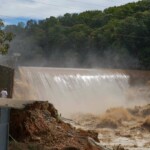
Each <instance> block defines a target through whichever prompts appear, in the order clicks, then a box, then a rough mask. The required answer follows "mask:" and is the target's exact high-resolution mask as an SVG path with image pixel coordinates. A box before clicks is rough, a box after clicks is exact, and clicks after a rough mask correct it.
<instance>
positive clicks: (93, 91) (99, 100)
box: [13, 67, 130, 115]
mask: <svg viewBox="0 0 150 150" xmlns="http://www.w3.org/2000/svg"><path fill="white" fill-rule="evenodd" d="M129 78H130V77H129V75H128V74H125V73H124V72H123V71H121V70H105V69H103V70H101V69H65V68H46V67H19V68H18V70H17V71H16V73H15V81H14V92H13V97H14V98H16V99H27V100H28V99H30V100H47V101H49V102H51V103H53V104H54V105H55V106H56V108H57V109H58V110H59V112H61V113H62V114H63V115H67V114H68V113H69V114H71V113H74V112H84V113H100V112H102V111H104V110H106V108H109V107H116V106H125V105H127V98H126V91H127V90H128V88H129Z"/></svg>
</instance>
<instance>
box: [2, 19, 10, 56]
mask: <svg viewBox="0 0 150 150" xmlns="http://www.w3.org/2000/svg"><path fill="white" fill-rule="evenodd" d="M3 28H4V24H3V22H2V20H0V54H6V53H7V51H8V48H9V42H10V41H11V40H12V34H11V33H6V32H4V31H3Z"/></svg>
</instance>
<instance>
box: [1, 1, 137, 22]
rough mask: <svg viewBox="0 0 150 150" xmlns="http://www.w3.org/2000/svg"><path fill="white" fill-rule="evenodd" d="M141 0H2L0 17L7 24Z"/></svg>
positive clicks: (100, 8) (101, 8)
mask: <svg viewBox="0 0 150 150" xmlns="http://www.w3.org/2000/svg"><path fill="white" fill-rule="evenodd" d="M137 1H139V0H0V18H2V19H3V20H4V21H5V23H6V24H16V23H17V22H19V21H23V22H24V21H26V20H28V19H31V18H32V19H37V20H38V19H44V18H48V17H50V16H59V15H63V14H65V13H67V12H68V13H78V12H82V11H86V10H103V9H105V8H108V7H110V6H119V5H123V4H126V3H129V2H137Z"/></svg>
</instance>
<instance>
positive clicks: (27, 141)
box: [9, 102, 102, 150]
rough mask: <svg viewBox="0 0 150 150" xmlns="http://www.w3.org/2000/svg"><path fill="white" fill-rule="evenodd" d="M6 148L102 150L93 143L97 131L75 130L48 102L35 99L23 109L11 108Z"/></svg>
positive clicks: (95, 139) (23, 149)
mask: <svg viewBox="0 0 150 150" xmlns="http://www.w3.org/2000/svg"><path fill="white" fill-rule="evenodd" d="M10 134H11V136H12V137H13V138H14V139H15V140H16V141H17V142H11V144H10V146H9V148H10V150H17V149H22V150H30V149H36V150H52V149H53V150H102V149H101V148H100V147H98V146H96V144H95V142H93V140H94V141H96V142H99V140H98V134H97V133H96V132H94V131H84V130H81V129H75V128H74V127H72V126H71V125H70V124H67V123H64V122H63V121H62V120H61V119H60V116H59V114H58V112H57V110H56V109H55V108H54V106H53V105H52V104H49V103H48V102H35V103H33V104H29V105H27V106H26V107H25V108H24V109H20V110H18V109H12V110H11V114H10Z"/></svg>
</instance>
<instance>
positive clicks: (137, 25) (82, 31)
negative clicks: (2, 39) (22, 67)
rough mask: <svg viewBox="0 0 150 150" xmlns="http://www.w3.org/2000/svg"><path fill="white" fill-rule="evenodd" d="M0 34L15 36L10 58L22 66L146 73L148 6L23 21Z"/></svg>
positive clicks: (149, 33)
mask: <svg viewBox="0 0 150 150" xmlns="http://www.w3.org/2000/svg"><path fill="white" fill-rule="evenodd" d="M5 30H6V31H11V32H13V33H15V35H16V37H15V39H14V40H13V42H12V43H11V49H10V54H12V53H14V52H19V53H21V58H20V60H21V61H22V64H27V65H29V63H31V62H33V61H35V62H36V63H35V64H37V65H39V64H40V63H42V60H44V61H45V63H44V65H47V66H57V67H107V68H108V67H111V68H125V69H150V1H149V0H142V1H139V2H136V3H135V2H134V3H129V4H126V5H123V6H119V7H110V8H107V9H105V10H104V11H100V10H95V11H86V12H82V13H79V14H77V13H74V14H69V13H66V14H65V15H64V16H59V17H50V18H47V19H45V20H40V21H38V22H37V21H35V20H29V21H28V22H27V24H26V25H24V24H23V23H18V25H8V26H7V27H6V28H5ZM27 59H28V62H27V61H26V60H27ZM20 63H21V62H20Z"/></svg>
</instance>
